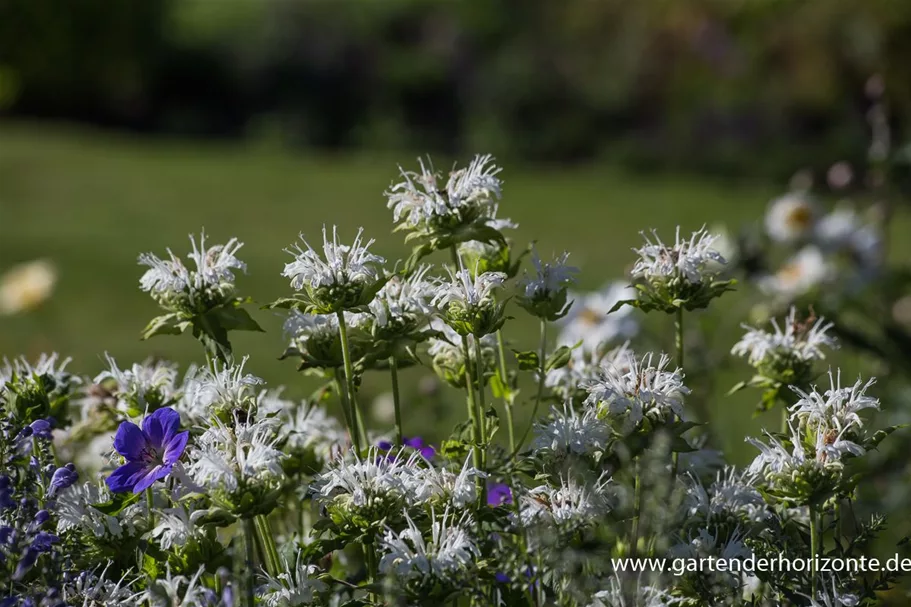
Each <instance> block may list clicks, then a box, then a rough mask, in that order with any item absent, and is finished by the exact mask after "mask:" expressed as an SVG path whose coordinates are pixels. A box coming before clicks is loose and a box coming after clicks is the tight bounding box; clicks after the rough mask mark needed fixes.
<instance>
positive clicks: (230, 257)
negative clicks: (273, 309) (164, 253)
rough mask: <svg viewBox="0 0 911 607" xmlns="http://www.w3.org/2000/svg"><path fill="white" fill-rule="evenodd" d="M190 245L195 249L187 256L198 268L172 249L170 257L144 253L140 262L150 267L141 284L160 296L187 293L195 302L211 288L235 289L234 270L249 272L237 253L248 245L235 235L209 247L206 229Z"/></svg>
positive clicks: (225, 291) (190, 299)
mask: <svg viewBox="0 0 911 607" xmlns="http://www.w3.org/2000/svg"><path fill="white" fill-rule="evenodd" d="M190 245H191V246H192V247H193V252H192V253H190V254H189V255H187V257H189V258H190V259H191V260H192V261H193V262H194V264H195V266H196V269H195V270H190V269H189V268H188V267H187V266H185V265H184V264H183V262H182V261H181V260H180V258H179V257H177V256H176V255H174V253H172V252H171V250H170V249H168V255H169V259H160V258H159V257H157V256H156V255H154V254H152V253H143V254H141V255H140V256H139V264H140V265H144V266H148V267H149V269H148V270H146V272H145V274H143V275H142V278H140V279H139V286H140V288H141V289H142V290H143V291H148V292H149V293H151V294H152V295H154V296H158V297H159V298H161V297H164V298H170V297H174V296H178V295H181V296H186V297H188V298H189V301H190V302H191V303H195V302H197V301H198V300H199V299H200V297H201V296H203V295H204V294H205V293H207V292H209V293H211V292H217V293H220V294H226V293H229V292H231V291H232V290H233V282H234V270H241V271H244V272H245V271H246V269H247V266H246V265H245V264H244V263H243V262H242V261H240V260H239V259H237V257H236V254H237V251H238V250H240V248H241V247H242V246H244V245H243V243H242V242H239V241H238V240H237V239H236V238H232V239H230V240H229V241H228V242H227V243H226V244H223V245H215V246H212V247H209V248H206V235H205V232H203V233H202V234H201V235H200V237H199V244H198V245H197V244H196V239H195V238H194V237H193V236H192V235H191V236H190Z"/></svg>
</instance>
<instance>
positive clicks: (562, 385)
mask: <svg viewBox="0 0 911 607" xmlns="http://www.w3.org/2000/svg"><path fill="white" fill-rule="evenodd" d="M634 357H635V355H634V354H633V352H632V350H630V349H629V342H626V343H625V344H623V345H621V346H620V347H617V348H614V349H613V350H611V351H610V352H608V353H607V354H604V355H603V356H601V355H600V354H595V353H593V352H590V351H588V350H585V349H584V348H583V347H578V348H573V351H572V353H571V354H570V359H569V362H568V363H566V364H565V365H564V366H562V367H560V368H556V369H551V370H550V371H548V372H547V376H546V377H545V379H544V385H545V386H546V387H548V388H550V391H551V392H552V393H554V394H555V395H556V396H558V397H559V398H560V399H561V400H563V401H570V400H573V399H575V398H576V397H577V395H578V394H579V393H580V392H583V393H584V390H583V389H582V386H584V385H586V384H588V383H589V382H593V381H595V380H597V379H598V375H599V374H600V373H601V365H613V366H618V367H620V368H626V369H628V368H629V366H630V364H631V361H632V360H633V359H634Z"/></svg>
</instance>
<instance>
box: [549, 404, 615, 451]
mask: <svg viewBox="0 0 911 607" xmlns="http://www.w3.org/2000/svg"><path fill="white" fill-rule="evenodd" d="M535 434H536V436H535V440H534V442H533V443H532V448H534V449H536V450H547V451H548V452H551V453H554V454H558V455H561V456H565V455H588V454H592V453H594V452H597V451H603V450H604V449H605V447H606V446H607V440H608V438H609V437H610V427H609V426H608V425H607V424H606V423H605V422H604V421H602V420H600V419H598V412H597V410H596V409H594V408H587V409H585V410H584V411H583V412H582V414H581V415H580V414H579V413H577V412H576V411H575V409H573V408H572V405H570V404H564V405H563V409H562V410H561V409H557V408H556V407H553V408H552V409H551V417H550V419H549V420H547V421H544V422H541V423H539V424H537V426H536V428H535Z"/></svg>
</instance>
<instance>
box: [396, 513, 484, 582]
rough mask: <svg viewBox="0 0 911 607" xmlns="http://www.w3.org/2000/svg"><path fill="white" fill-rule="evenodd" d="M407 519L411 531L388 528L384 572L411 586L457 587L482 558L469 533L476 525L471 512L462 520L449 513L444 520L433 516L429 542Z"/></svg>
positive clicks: (406, 518) (408, 529)
mask: <svg viewBox="0 0 911 607" xmlns="http://www.w3.org/2000/svg"><path fill="white" fill-rule="evenodd" d="M404 516H405V521H406V523H407V527H406V528H405V529H404V530H403V531H401V532H396V531H394V530H392V529H388V528H387V530H386V533H385V535H384V536H383V538H382V540H381V541H380V549H381V550H382V551H383V552H384V553H385V554H383V557H382V558H381V559H380V570H381V571H382V572H384V573H389V574H392V575H394V576H396V577H398V578H401V579H404V580H405V581H409V582H410V581H417V582H420V583H424V582H426V583H433V582H442V583H453V582H454V581H455V580H456V578H458V577H461V576H462V575H463V574H464V573H465V572H466V571H467V570H469V569H471V568H472V567H473V566H474V563H475V561H476V559H478V558H479V557H480V556H481V552H480V550H479V549H478V546H477V544H476V542H475V540H474V538H473V537H472V535H471V533H470V532H469V531H468V530H469V529H470V528H471V525H472V521H471V516H470V515H469V514H468V513H467V512H466V513H463V514H462V515H461V517H460V518H459V519H458V520H455V517H453V516H451V515H450V513H449V511H448V510H447V511H445V512H444V513H443V516H441V517H438V516H436V514H433V515H432V516H431V524H430V538H429V540H428V539H425V537H424V533H423V532H422V531H421V529H420V528H419V527H418V526H417V525H416V524H415V522H414V521H413V520H412V519H411V517H410V516H409V515H408V513H407V512H405V513H404Z"/></svg>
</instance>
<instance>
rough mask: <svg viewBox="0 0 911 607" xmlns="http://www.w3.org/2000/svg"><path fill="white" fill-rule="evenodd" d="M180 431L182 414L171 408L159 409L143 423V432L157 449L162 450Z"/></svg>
mask: <svg viewBox="0 0 911 607" xmlns="http://www.w3.org/2000/svg"><path fill="white" fill-rule="evenodd" d="M179 429H180V413H178V412H177V411H175V410H174V409H172V408H170V407H164V408H162V409H158V410H157V411H155V412H154V413H152V414H151V415H149V416H148V417H146V418H145V420H143V422H142V430H143V431H144V432H145V433H146V434H147V435H148V436H149V442H150V443H151V444H152V446H153V447H155V448H156V449H161V448H162V447H163V446H164V445H165V444H166V443H167V442H168V441H169V440H170V439H171V438H173V437H174V435H175V434H177V431H178V430H179Z"/></svg>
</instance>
